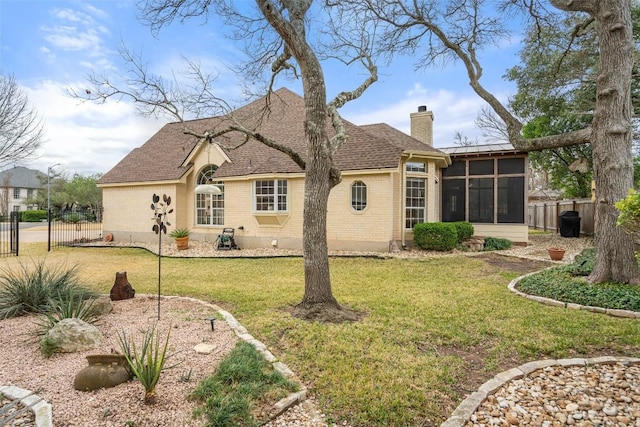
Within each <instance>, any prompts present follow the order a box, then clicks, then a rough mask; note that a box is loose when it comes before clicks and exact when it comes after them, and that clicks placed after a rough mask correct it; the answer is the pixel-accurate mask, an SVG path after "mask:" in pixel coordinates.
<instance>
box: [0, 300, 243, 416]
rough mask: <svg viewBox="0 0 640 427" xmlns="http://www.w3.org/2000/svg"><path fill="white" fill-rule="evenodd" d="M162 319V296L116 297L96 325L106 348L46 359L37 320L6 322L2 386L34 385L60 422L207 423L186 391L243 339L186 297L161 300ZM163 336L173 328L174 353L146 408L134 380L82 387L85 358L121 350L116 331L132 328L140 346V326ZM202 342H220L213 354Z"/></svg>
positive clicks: (0, 339) (1, 340) (0, 355)
mask: <svg viewBox="0 0 640 427" xmlns="http://www.w3.org/2000/svg"><path fill="white" fill-rule="evenodd" d="M160 310H161V311H160V321H157V299H155V298H151V297H135V298H133V299H130V300H124V301H116V302H114V310H113V312H112V313H110V314H108V315H106V316H104V317H103V318H102V319H101V321H100V323H99V324H98V325H97V326H98V328H99V329H100V331H101V332H102V334H103V340H102V343H101V345H100V346H99V348H97V349H95V350H90V351H84V352H77V353H56V354H54V355H53V356H52V357H50V358H48V359H47V358H45V357H44V356H42V354H41V352H40V348H39V345H38V343H37V342H36V340H35V337H34V333H35V331H36V330H37V325H36V324H35V323H34V320H35V319H34V317H33V316H28V317H18V318H13V319H6V320H2V321H0V385H13V386H16V387H21V388H24V389H28V390H33V391H34V392H35V393H37V394H38V395H39V396H40V397H42V398H43V399H45V400H46V401H47V402H49V403H51V404H52V409H53V423H54V426H60V427H76V426H77V427H80V426H87V427H93V426H98V425H99V426H125V425H132V426H147V427H150V426H176V427H177V426H184V427H187V426H201V425H203V423H202V422H201V420H195V419H193V418H192V411H193V409H194V407H195V404H194V403H192V402H189V401H188V400H187V399H186V396H187V395H188V394H189V392H190V391H191V390H193V389H194V388H195V386H196V385H197V384H198V383H199V382H200V380H201V379H203V378H205V377H207V376H209V375H210V374H212V373H213V370H214V368H215V366H216V365H217V364H218V363H219V361H220V360H221V359H223V358H224V357H225V356H226V355H227V354H228V353H229V351H231V349H232V348H233V347H234V346H235V343H236V342H237V338H236V335H235V334H234V333H233V331H231V329H229V327H228V325H227V324H226V323H225V322H216V328H215V331H211V325H210V323H209V322H206V321H205V320H204V319H205V318H206V317H210V316H213V315H215V310H214V309H213V308H212V307H207V306H205V305H202V304H198V303H196V302H189V301H185V300H182V299H177V298H174V299H162V300H161V303H160ZM156 322H157V329H158V330H159V331H161V333H162V334H163V335H162V336H166V331H167V330H169V329H170V330H171V336H170V341H169V348H170V351H171V352H172V353H173V355H172V356H171V358H170V359H169V360H168V361H167V366H172V365H176V366H175V367H172V368H171V369H167V370H166V371H165V372H163V374H162V376H161V378H160V382H159V383H158V386H157V388H156V395H157V398H156V403H155V404H153V405H145V404H144V401H143V397H144V388H143V387H142V385H141V384H140V383H139V382H137V381H129V382H127V383H124V384H120V385H118V386H116V387H113V388H108V389H100V390H97V391H92V392H81V391H77V390H75V389H74V388H73V380H74V377H75V375H76V373H78V372H79V371H80V370H81V369H82V368H84V367H86V366H87V361H86V356H87V355H90V354H105V353H107V354H108V353H112V352H113V351H119V350H120V348H119V345H118V343H117V337H116V332H117V331H125V333H126V334H127V336H128V337H130V338H131V339H133V340H135V342H136V343H140V340H141V336H142V334H141V331H142V330H145V329H148V328H149V327H150V326H152V325H154V324H156ZM200 343H209V344H213V345H215V350H214V351H213V352H212V353H210V354H198V353H196V352H195V351H194V350H193V348H194V347H195V346H196V345H197V344H200Z"/></svg>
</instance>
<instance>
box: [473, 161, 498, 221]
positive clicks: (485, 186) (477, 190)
mask: <svg viewBox="0 0 640 427" xmlns="http://www.w3.org/2000/svg"><path fill="white" fill-rule="evenodd" d="M470 163H471V162H470ZM493 209H494V206H493V178H469V222H478V223H493V217H494V215H493Z"/></svg>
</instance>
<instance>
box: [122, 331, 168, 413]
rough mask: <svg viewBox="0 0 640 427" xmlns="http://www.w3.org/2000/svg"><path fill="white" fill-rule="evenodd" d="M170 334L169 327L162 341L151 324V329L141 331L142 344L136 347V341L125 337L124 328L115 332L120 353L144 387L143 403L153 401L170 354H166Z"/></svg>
mask: <svg viewBox="0 0 640 427" xmlns="http://www.w3.org/2000/svg"><path fill="white" fill-rule="evenodd" d="M170 334H171V327H169V329H168V330H167V336H166V338H165V339H164V343H162V341H161V337H160V333H159V332H158V331H157V330H156V326H155V325H153V326H152V327H151V329H147V330H145V331H143V337H142V345H141V346H140V347H139V348H138V347H137V346H136V343H135V342H133V341H132V340H130V339H129V337H127V335H126V333H125V332H124V330H122V331H120V332H118V333H117V335H118V343H119V344H120V348H121V350H122V354H124V357H125V358H126V359H127V363H128V364H129V368H130V370H131V373H132V374H133V375H135V377H136V378H138V380H139V381H140V383H141V384H142V386H143V387H144V391H145V393H144V403H145V404H147V405H149V404H152V403H154V401H155V391H156V385H157V384H158V381H159V380H160V374H161V373H162V370H163V368H164V365H165V363H166V361H167V358H168V357H169V356H170V355H167V347H168V345H169V335H170Z"/></svg>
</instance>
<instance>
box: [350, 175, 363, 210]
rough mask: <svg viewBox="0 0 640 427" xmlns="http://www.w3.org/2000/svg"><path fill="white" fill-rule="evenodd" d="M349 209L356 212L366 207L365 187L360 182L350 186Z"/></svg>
mask: <svg viewBox="0 0 640 427" xmlns="http://www.w3.org/2000/svg"><path fill="white" fill-rule="evenodd" d="M351 207H352V208H353V209H354V210H356V211H363V210H364V208H366V207H367V185H366V184H365V183H364V182H362V181H355V182H354V183H353V184H351Z"/></svg>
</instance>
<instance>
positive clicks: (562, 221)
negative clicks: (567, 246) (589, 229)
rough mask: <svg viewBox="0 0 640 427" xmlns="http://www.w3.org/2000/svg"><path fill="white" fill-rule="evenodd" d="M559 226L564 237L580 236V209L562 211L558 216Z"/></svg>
mask: <svg viewBox="0 0 640 427" xmlns="http://www.w3.org/2000/svg"><path fill="white" fill-rule="evenodd" d="M558 227H559V228H560V235H561V236H562V237H580V217H579V216H578V211H562V212H560V216H559V217H558Z"/></svg>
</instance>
